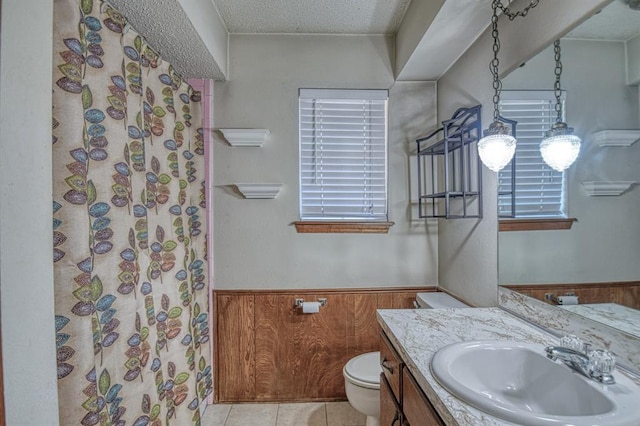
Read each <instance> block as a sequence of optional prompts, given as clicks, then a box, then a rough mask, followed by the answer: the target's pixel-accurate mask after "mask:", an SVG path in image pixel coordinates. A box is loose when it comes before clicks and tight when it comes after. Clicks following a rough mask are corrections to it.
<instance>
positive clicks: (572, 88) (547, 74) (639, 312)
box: [498, 0, 640, 349]
mask: <svg viewBox="0 0 640 426" xmlns="http://www.w3.org/2000/svg"><path fill="white" fill-rule="evenodd" d="M561 49H562V50H561V52H562V64H563V71H562V89H563V90H565V91H566V92H565V95H566V100H565V111H566V116H565V118H566V122H567V123H568V124H569V125H570V126H572V127H574V128H575V133H576V134H578V135H579V136H580V137H581V138H582V147H581V151H580V155H579V157H578V159H577V161H576V162H575V163H574V164H573V165H572V166H571V167H570V168H569V169H568V170H566V171H565V172H564V173H565V176H564V182H563V184H562V190H563V191H564V196H563V198H562V203H563V208H564V211H565V212H566V214H567V216H568V217H570V218H575V219H576V221H575V222H574V223H573V226H572V227H571V229H569V230H539V231H515V232H513V231H512V232H504V231H501V232H500V234H499V242H498V246H499V252H498V264H499V268H498V269H499V271H498V276H499V284H500V285H501V286H507V287H509V288H510V289H512V290H515V291H518V292H520V293H522V294H526V295H528V296H529V297H532V298H535V299H539V300H540V301H545V302H546V303H548V304H549V305H553V306H555V309H562V310H563V311H562V315H564V314H565V313H566V312H572V313H574V314H575V315H581V316H584V317H586V318H590V319H592V320H596V321H599V322H600V323H603V324H606V325H607V326H613V327H617V328H618V329H620V330H621V331H623V332H624V333H627V334H630V335H635V336H636V337H637V338H638V339H640V141H638V140H637V139H640V104H639V94H640V86H639V85H638V84H639V83H640V11H638V10H632V9H630V8H629V7H628V5H626V4H625V2H623V1H620V0H616V1H614V2H612V3H610V4H609V5H608V6H607V7H605V8H604V9H603V10H602V11H601V12H599V13H598V14H596V15H594V16H593V17H591V18H590V19H589V20H587V21H585V22H584V23H583V24H581V25H580V26H579V27H577V28H575V29H574V30H572V31H571V32H569V33H568V34H567V35H566V36H565V37H563V38H562V39H561ZM554 66H555V59H554V49H553V46H549V47H548V48H547V49H545V50H544V51H542V52H541V53H540V54H538V55H537V56H536V57H534V58H532V59H531V60H529V61H527V62H526V64H524V65H523V66H521V67H520V68H518V69H517V70H515V71H514V72H512V73H511V74H510V75H508V76H507V77H505V78H504V80H503V89H504V90H505V93H507V91H543V90H546V91H549V90H552V89H553V82H554ZM620 130H626V131H631V132H619V131H620ZM612 131H613V132H612ZM518 132H519V136H520V134H521V129H520V128H518ZM633 135H635V136H633ZM634 141H635V142H634ZM516 173H518V172H516ZM532 188H533V189H532V193H531V197H536V196H538V194H536V193H535V188H536V186H535V185H532ZM605 194H606V195H605ZM567 293H573V294H576V295H577V296H578V304H577V305H563V306H558V305H557V304H556V302H555V300H556V298H557V297H558V296H563V295H566V294H567ZM545 295H550V296H551V298H550V300H545ZM568 300H572V299H571V298H570V299H568ZM557 312H561V311H557ZM639 342H640V340H639ZM636 349H637V347H636Z"/></svg>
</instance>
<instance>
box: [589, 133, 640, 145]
mask: <svg viewBox="0 0 640 426" xmlns="http://www.w3.org/2000/svg"><path fill="white" fill-rule="evenodd" d="M591 136H592V140H593V142H595V143H597V144H598V145H600V146H601V147H605V146H631V145H633V144H634V143H636V142H637V141H638V140H640V130H601V131H599V132H594V133H592V134H591Z"/></svg>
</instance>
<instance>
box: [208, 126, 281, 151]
mask: <svg viewBox="0 0 640 426" xmlns="http://www.w3.org/2000/svg"><path fill="white" fill-rule="evenodd" d="M218 130H219V131H220V132H222V134H223V135H224V138H225V139H226V140H227V142H229V144H230V145H231V146H233V147H253V148H261V147H262V145H263V144H264V141H265V139H266V138H267V135H268V134H269V130H268V129H218Z"/></svg>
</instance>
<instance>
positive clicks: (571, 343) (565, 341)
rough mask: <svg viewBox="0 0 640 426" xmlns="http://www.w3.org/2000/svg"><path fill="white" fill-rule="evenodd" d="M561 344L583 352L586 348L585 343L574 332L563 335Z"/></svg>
mask: <svg viewBox="0 0 640 426" xmlns="http://www.w3.org/2000/svg"><path fill="white" fill-rule="evenodd" d="M560 346H562V347H563V348H567V349H572V350H574V351H577V352H583V351H584V350H585V343H584V342H583V341H582V339H580V338H579V337H576V336H574V335H573V334H569V335H567V336H564V337H562V339H560Z"/></svg>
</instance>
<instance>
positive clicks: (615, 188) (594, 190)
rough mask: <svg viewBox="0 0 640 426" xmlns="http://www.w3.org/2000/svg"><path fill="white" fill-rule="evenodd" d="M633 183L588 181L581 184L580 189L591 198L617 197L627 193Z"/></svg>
mask: <svg viewBox="0 0 640 426" xmlns="http://www.w3.org/2000/svg"><path fill="white" fill-rule="evenodd" d="M635 183H636V182H633V181H615V182H614V181H609V182H607V181H589V182H582V187H583V188H584V190H585V191H586V193H587V194H588V195H590V196H592V197H598V196H617V195H622V194H623V193H624V192H625V191H628V190H629V188H631V186H632V185H633V184H635Z"/></svg>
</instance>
